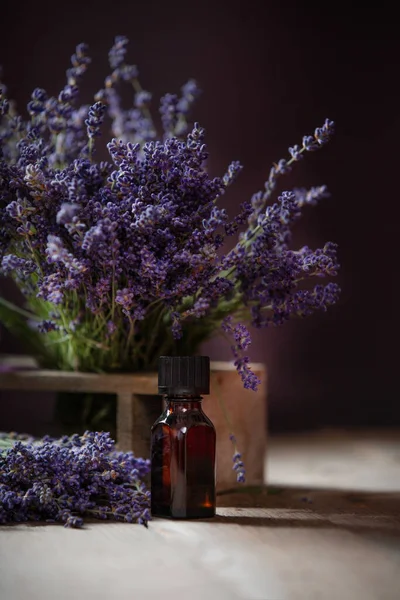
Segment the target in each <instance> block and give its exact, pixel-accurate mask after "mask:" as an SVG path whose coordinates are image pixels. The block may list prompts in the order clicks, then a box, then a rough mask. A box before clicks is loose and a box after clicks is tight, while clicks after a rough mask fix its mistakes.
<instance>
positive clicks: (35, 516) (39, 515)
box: [0, 431, 151, 527]
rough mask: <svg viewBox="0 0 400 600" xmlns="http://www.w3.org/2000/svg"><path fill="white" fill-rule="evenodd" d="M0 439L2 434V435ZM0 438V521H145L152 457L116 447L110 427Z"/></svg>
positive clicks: (74, 524) (74, 523)
mask: <svg viewBox="0 0 400 600" xmlns="http://www.w3.org/2000/svg"><path fill="white" fill-rule="evenodd" d="M3 442H4V440H3ZM4 445H5V444H0V523H10V522H13V521H14V522H15V521H17V522H22V521H48V522H56V521H60V522H62V523H64V525H65V526H66V527H82V525H83V522H84V521H83V520H84V518H85V517H87V518H96V519H112V520H116V521H125V522H128V523H132V522H137V523H141V524H143V525H145V526H147V522H148V521H149V520H150V519H151V516H150V492H149V491H148V490H147V489H146V486H145V484H144V483H143V478H144V477H145V475H147V473H149V471H150V461H149V460H144V459H141V458H136V457H135V456H134V455H133V454H132V452H118V451H116V450H115V448H114V442H113V440H112V439H111V438H110V436H109V434H108V433H104V432H101V433H98V432H89V431H87V432H86V433H85V434H84V435H82V436H79V435H78V434H74V435H73V436H71V437H67V436H65V437H63V438H61V439H60V440H54V439H51V438H49V437H45V438H43V439H41V440H32V439H29V438H28V439H23V437H22V440H21V439H18V436H17V440H16V441H15V439H14V440H13V443H12V445H11V447H9V448H6V449H2V446H3V447H4Z"/></svg>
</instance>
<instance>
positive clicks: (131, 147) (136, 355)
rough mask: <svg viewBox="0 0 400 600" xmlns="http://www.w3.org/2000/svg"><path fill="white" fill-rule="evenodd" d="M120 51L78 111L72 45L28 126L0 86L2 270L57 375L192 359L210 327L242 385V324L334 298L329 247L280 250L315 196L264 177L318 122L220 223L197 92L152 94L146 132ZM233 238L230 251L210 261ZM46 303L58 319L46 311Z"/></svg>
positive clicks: (318, 139) (79, 56)
mask: <svg viewBox="0 0 400 600" xmlns="http://www.w3.org/2000/svg"><path fill="white" fill-rule="evenodd" d="M127 44H128V40H127V38H126V37H124V36H119V37H117V38H115V41H114V45H113V47H112V49H111V50H110V53H109V62H110V67H111V73H110V74H109V75H108V76H107V77H106V78H105V83H104V87H103V89H101V90H99V91H98V92H97V94H96V95H95V100H96V102H95V103H94V104H93V105H92V106H90V107H88V106H85V105H80V103H79V85H80V82H81V79H82V77H83V75H84V73H85V72H86V70H87V69H88V67H89V64H90V58H89V56H88V48H87V46H86V45H85V44H79V45H78V46H77V48H76V51H75V53H74V54H73V56H72V57H71V62H72V66H71V68H70V69H68V70H67V80H66V83H65V85H64V86H63V88H62V89H61V91H60V92H59V93H58V94H57V95H56V96H55V97H49V96H48V95H47V93H46V91H45V90H43V89H41V88H37V89H35V90H34V91H33V93H32V96H31V99H30V101H29V104H28V115H29V117H28V119H27V120H24V119H22V118H21V117H19V116H18V115H17V114H16V111H15V107H13V106H12V105H11V104H9V103H8V104H7V102H8V101H6V99H5V89H4V88H3V87H2V95H1V98H0V106H1V107H2V109H1V111H0V112H2V113H4V114H2V115H0V117H1V122H0V198H1V203H2V209H3V210H2V211H0V257H1V269H2V272H3V273H5V274H9V275H11V276H12V277H13V278H14V279H15V281H16V282H17V284H18V285H19V287H20V288H21V289H23V290H24V292H25V293H26V296H27V304H28V306H29V307H30V309H31V311H37V313H38V314H37V316H38V319H37V320H38V321H40V322H41V329H42V331H43V332H44V333H43V337H44V338H45V337H46V335H47V334H48V333H49V334H50V335H51V337H52V342H53V341H56V342H58V343H57V344H51V346H49V349H50V350H49V351H51V348H54V354H53V357H54V361H55V366H57V367H60V368H62V369H76V368H80V369H83V370H93V369H96V370H99V369H104V370H107V369H110V368H112V369H117V370H124V369H125V370H132V369H134V370H149V369H151V368H154V367H155V365H156V363H157V358H158V355H159V352H160V348H161V346H162V348H163V352H165V353H168V352H170V353H171V354H175V353H184V354H192V353H193V352H195V351H196V348H197V347H198V345H199V344H200V343H201V342H202V341H203V340H205V339H207V338H208V337H209V336H210V335H211V334H212V333H213V332H214V331H215V330H216V329H217V328H218V327H220V326H221V324H222V329H223V330H224V332H225V333H226V334H227V335H228V336H229V339H230V344H231V347H232V354H233V359H234V362H235V365H236V368H237V371H238V374H239V376H240V377H241V379H242V381H243V385H244V387H246V388H248V389H256V388H257V386H258V384H259V380H258V378H257V376H256V375H255V374H254V373H253V372H252V371H251V368H250V358H249V356H248V349H249V346H250V341H251V339H250V338H251V335H250V331H249V329H248V328H247V327H246V325H245V324H246V323H250V324H251V325H252V326H254V327H268V326H274V325H278V324H281V323H284V322H285V321H286V320H287V319H289V318H291V317H294V316H298V317H304V316H308V315H310V314H312V313H313V312H315V311H324V310H326V308H327V307H329V306H331V305H332V304H333V303H334V302H336V300H337V298H338V293H339V289H338V286H336V285H335V284H333V283H330V282H327V283H326V284H323V278H329V277H332V276H335V275H336V273H337V271H338V267H339V265H338V260H337V248H336V246H335V245H334V244H332V243H329V242H328V243H327V244H325V245H324V246H323V247H322V248H318V249H311V248H309V247H307V246H304V247H303V248H300V249H299V250H293V249H291V243H292V240H291V231H292V226H293V225H294V224H295V223H296V222H297V220H298V219H299V218H300V216H301V214H302V211H303V209H305V207H308V206H312V205H314V204H315V203H316V202H318V201H319V200H321V199H323V198H325V197H326V196H327V190H326V187H325V186H319V187H314V188H311V189H309V190H305V189H302V188H299V189H295V190H293V191H284V192H282V194H280V196H278V197H277V198H275V199H274V200H272V195H273V194H274V192H275V189H276V185H277V182H278V179H279V178H280V177H284V176H285V174H286V173H288V172H289V171H290V170H291V169H293V168H294V166H295V163H296V164H297V163H299V162H300V159H302V158H303V157H304V156H305V155H306V154H307V153H308V151H314V150H317V149H319V148H321V147H323V146H324V145H325V144H326V142H327V141H328V140H329V139H330V137H331V135H332V133H333V123H332V122H331V121H329V120H328V119H327V120H326V121H325V122H324V124H323V125H322V126H321V127H318V128H316V129H315V131H314V134H313V135H310V136H305V137H304V138H303V143H298V144H294V145H292V146H290V147H289V156H288V157H287V158H281V159H279V160H278V161H276V162H275V163H273V165H272V167H271V169H270V171H269V175H268V177H267V181H266V182H265V184H264V187H263V189H262V190H260V191H259V192H256V193H255V194H253V196H252V197H251V199H249V201H247V200H244V202H243V203H242V205H241V207H240V210H239V213H238V214H236V215H231V214H229V212H228V211H227V210H225V209H223V208H221V206H220V204H219V200H220V198H221V196H222V195H223V194H225V193H227V191H228V188H229V187H230V185H231V184H233V183H234V181H235V180H236V178H237V176H238V174H239V172H240V171H241V165H240V163H239V162H238V161H233V162H232V163H231V164H230V165H229V167H228V170H227V172H226V173H225V174H223V175H222V177H211V176H210V175H209V172H208V170H207V158H208V149H207V145H206V143H205V131H204V129H203V128H202V127H201V126H200V125H199V124H198V123H195V124H194V126H190V125H189V122H188V114H189V111H190V109H191V107H192V105H193V102H194V101H195V99H196V98H197V97H198V94H199V88H198V85H197V83H196V82H195V80H193V79H190V80H189V81H188V82H187V83H185V84H184V85H183V86H182V88H181V90H180V92H179V93H178V94H165V95H164V96H163V97H162V98H161V101H160V113H161V121H162V129H163V131H162V132H161V134H160V135H157V132H156V129H155V126H154V122H153V119H152V115H151V112H150V106H149V105H150V99H151V94H150V93H149V92H146V91H145V90H143V89H142V87H141V85H140V83H139V81H138V69H137V67H136V66H132V65H129V64H128V63H127V61H126V56H127ZM126 83H128V84H129V86H130V87H131V88H132V87H133V89H134V105H133V106H130V107H127V108H125V107H124V106H123V102H122V98H121V95H120V92H119V87H120V86H122V85H124V84H126ZM5 113H7V114H5ZM106 114H107V116H108V117H109V120H110V124H111V136H110V137H112V139H111V141H109V142H108V144H107V149H108V152H109V156H110V158H109V160H107V161H105V162H103V161H101V162H98V161H95V160H94V152H93V151H94V142H95V139H96V138H98V137H100V133H101V130H102V129H103V127H102V125H103V123H104V121H105V117H106ZM98 143H101V140H100V141H99V142H98ZM233 235H237V240H236V243H235V244H234V245H233V247H231V249H230V250H229V251H225V253H224V244H225V242H226V237H227V236H233ZM315 281H318V284H315V283H314V282H315ZM54 306H57V312H59V315H60V316H59V318H57V319H53V318H52V316H51V315H50V313H51V312H53V311H54ZM61 323H62V324H63V325H61ZM53 324H55V325H53ZM66 328H68V332H67V335H66ZM87 340H89V341H90V343H89V344H88V343H87ZM64 508H65V510H67V509H68V506H66V507H64ZM98 514H99V515H102V514H103V513H102V511H99V513H98ZM100 518H102V516H101V517H100ZM126 518H127V519H129V518H130V517H129V516H127V517H126ZM65 520H66V521H67V520H68V515H67V514H66V516H65Z"/></svg>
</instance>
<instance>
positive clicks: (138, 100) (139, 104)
mask: <svg viewBox="0 0 400 600" xmlns="http://www.w3.org/2000/svg"><path fill="white" fill-rule="evenodd" d="M150 102H151V93H150V92H146V91H145V90H141V91H140V92H137V93H136V94H135V106H136V108H143V107H144V106H148V105H149V104H150Z"/></svg>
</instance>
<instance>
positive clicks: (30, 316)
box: [0, 297, 41, 321]
mask: <svg viewBox="0 0 400 600" xmlns="http://www.w3.org/2000/svg"><path fill="white" fill-rule="evenodd" d="M0 304H2V305H3V306H5V307H6V308H9V309H10V310H13V311H14V312H16V313H18V314H20V315H22V316H23V317H26V318H27V319H32V320H34V321H41V319H40V317H38V316H37V315H34V314H32V313H30V312H28V311H27V310H24V309H23V308H20V307H19V306H15V304H13V303H12V302H8V300H5V299H4V298H1V297H0Z"/></svg>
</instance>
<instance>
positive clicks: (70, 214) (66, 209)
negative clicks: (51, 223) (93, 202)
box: [56, 202, 80, 225]
mask: <svg viewBox="0 0 400 600" xmlns="http://www.w3.org/2000/svg"><path fill="white" fill-rule="evenodd" d="M79 209H80V206H79V204H73V203H71V202H63V203H62V204H61V208H60V210H59V211H58V213H57V216H56V221H57V223H58V224H59V225H67V224H69V223H72V221H73V219H74V217H75V216H76V214H77V213H78V211H79Z"/></svg>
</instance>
